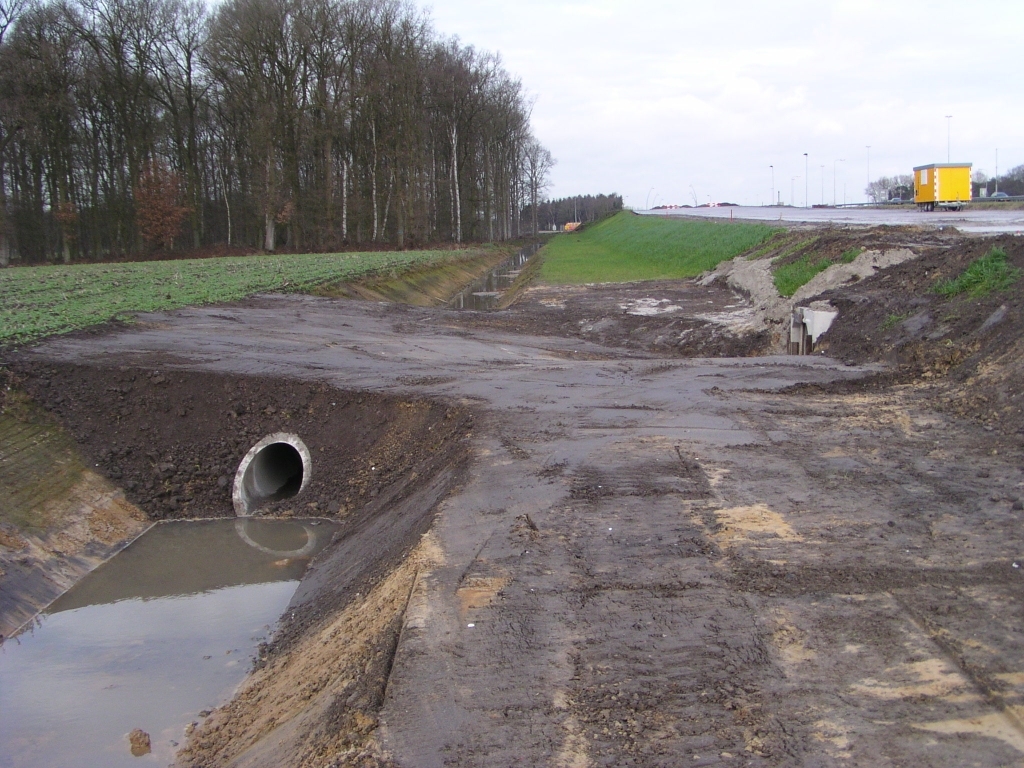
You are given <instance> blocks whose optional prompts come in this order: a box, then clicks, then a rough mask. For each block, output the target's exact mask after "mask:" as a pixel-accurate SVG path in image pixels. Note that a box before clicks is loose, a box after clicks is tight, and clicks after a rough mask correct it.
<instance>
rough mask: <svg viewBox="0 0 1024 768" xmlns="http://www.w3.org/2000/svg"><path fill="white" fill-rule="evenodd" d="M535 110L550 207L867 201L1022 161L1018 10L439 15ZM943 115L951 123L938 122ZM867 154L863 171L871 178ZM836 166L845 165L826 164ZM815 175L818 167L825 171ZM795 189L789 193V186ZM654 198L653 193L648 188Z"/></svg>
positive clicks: (585, 6) (884, 2)
mask: <svg viewBox="0 0 1024 768" xmlns="http://www.w3.org/2000/svg"><path fill="white" fill-rule="evenodd" d="M427 7H428V9H431V10H430V12H431V16H432V18H433V19H434V24H435V26H436V28H437V31H438V32H439V33H441V34H444V35H457V36H458V37H459V38H460V39H461V40H462V42H463V43H464V44H468V45H473V46H475V47H477V48H480V49H484V50H488V51H496V52H499V53H500V54H501V56H502V59H503V61H504V64H505V67H506V69H508V71H509V72H511V73H512V74H513V75H516V76H518V77H519V78H521V79H522V81H523V84H524V86H525V88H526V90H527V91H528V92H529V93H530V94H531V95H532V96H533V97H535V98H536V105H535V107H534V111H533V127H534V132H535V133H536V135H537V137H538V138H539V139H540V140H541V142H542V143H543V144H544V145H545V146H546V147H548V149H550V150H551V152H552V154H554V156H555V158H556V159H557V160H558V165H556V166H555V168H554V169H553V171H552V182H553V184H552V186H551V188H550V190H549V191H548V194H549V195H550V196H552V197H565V196H570V195H575V194H586V193H594V192H618V193H619V194H621V195H623V197H624V198H625V199H626V204H627V205H631V206H633V207H636V208H643V207H644V205H645V203H646V201H647V199H648V197H649V199H650V205H652V206H653V205H655V201H657V204H666V203H677V204H683V203H689V204H691V205H692V204H693V201H694V197H696V199H697V200H698V201H699V202H702V203H706V202H708V200H709V199H710V200H712V201H718V202H721V201H727V200H728V201H732V202H737V203H743V204H755V205H756V204H761V203H767V202H769V201H770V199H771V195H772V175H771V174H772V171H771V170H770V169H769V166H770V165H773V166H774V167H775V169H774V173H775V189H776V195H778V194H779V193H781V194H782V199H783V202H787V203H788V202H790V196H791V191H792V194H793V196H794V197H795V198H796V199H795V202H796V204H798V205H803V202H804V193H805V172H804V169H805V161H804V152H807V153H808V159H807V167H809V170H810V172H809V174H807V179H808V183H807V188H808V195H809V198H810V203H811V204H815V203H818V202H821V197H822V189H823V187H824V197H825V201H826V202H831V201H832V190H833V167H837V168H838V173H837V174H836V182H837V183H836V189H837V192H836V195H837V197H838V198H839V202H842V200H843V189H844V185H845V190H846V199H847V200H848V201H850V202H854V201H859V200H863V199H864V187H865V186H866V183H867V179H868V172H869V170H870V175H871V178H873V179H874V178H877V177H878V176H881V175H894V174H897V173H910V172H911V169H912V168H913V167H914V166H915V165H924V164H926V163H934V162H946V143H947V122H948V123H949V126H950V128H951V130H950V134H951V145H952V160H953V161H966V162H972V163H973V164H974V167H975V169H981V170H983V171H985V172H986V173H988V174H990V175H991V174H992V173H993V171H994V170H995V164H996V151H997V150H998V155H999V170H1000V172H1004V171H1006V170H1007V169H1008V168H1011V167H1013V166H1017V165H1021V164H1022V163H1024V98H1022V97H1024V77H1022V71H1021V62H1022V58H1021V48H1020V46H1021V41H1022V39H1024V2H1022V1H1021V0H956V1H955V2H946V1H945V0H936V1H933V2H924V1H923V0H835V1H834V2H827V1H823V0H815V1H814V2H805V1H804V0H772V1H771V2H768V1H767V0H736V1H734V2H728V3H726V2H700V3H697V2H691V1H690V0H675V2H663V1H662V0H655V1H654V2H636V1H635V0H631V1H629V2H627V1H626V0H583V1H582V2H559V1H558V0H544V1H541V0H511V1H509V0H504V1H502V2H498V0H433V2H431V3H429V4H428V5H427ZM946 115H952V116H953V117H952V120H949V121H947V119H946V117H945V116H946ZM868 145H870V146H871V150H870V166H869V165H868V155H869V152H868V150H867V149H866V147H867V146H868ZM839 159H844V160H845V162H841V163H834V161H836V160H839ZM822 166H825V167H824V170H822ZM794 176H798V177H799V178H798V179H795V180H794V179H793V177H794ZM652 187H653V191H651V188H652Z"/></svg>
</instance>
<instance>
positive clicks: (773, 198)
mask: <svg viewBox="0 0 1024 768" xmlns="http://www.w3.org/2000/svg"><path fill="white" fill-rule="evenodd" d="M998 153H999V150H998V149H997V150H996V154H997V155H998ZM997 165H998V163H997ZM768 167H769V168H771V169H772V205H775V166H774V165H769V166H768Z"/></svg>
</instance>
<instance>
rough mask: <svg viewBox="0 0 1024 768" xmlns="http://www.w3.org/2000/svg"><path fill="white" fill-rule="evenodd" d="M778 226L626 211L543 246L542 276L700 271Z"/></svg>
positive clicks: (661, 276)
mask: <svg viewBox="0 0 1024 768" xmlns="http://www.w3.org/2000/svg"><path fill="white" fill-rule="evenodd" d="M777 231H778V230H777V229H775V228H773V227H769V226H767V225H762V224H741V223H738V222H726V221H699V220H690V219H678V218H672V219H669V218H662V217H660V216H636V215H634V214H632V213H628V212H622V213H618V214H616V215H615V216H612V217H611V218H608V219H605V220H604V221H602V222H600V223H598V224H594V225H592V226H589V227H586V228H584V229H583V231H582V232H577V233H571V234H565V235H557V236H556V237H553V238H551V240H550V242H549V243H548V245H547V246H545V248H544V250H543V252H542V253H543V254H544V265H543V267H542V268H541V279H542V280H543V281H544V282H546V283H553V284H557V285H569V284H578V283H620V282H631V281H634V280H672V279H680V278H686V277H696V276H697V275H699V274H701V273H702V272H704V271H705V270H708V269H713V268H714V267H715V265H716V264H718V262H720V261H724V260H725V259H731V258H734V257H736V256H738V255H739V254H741V253H743V252H744V251H746V250H748V249H750V248H753V247H755V246H756V245H759V244H760V243H762V242H764V241H765V240H767V239H768V238H769V237H771V236H772V235H773V234H774V233H775V232H777Z"/></svg>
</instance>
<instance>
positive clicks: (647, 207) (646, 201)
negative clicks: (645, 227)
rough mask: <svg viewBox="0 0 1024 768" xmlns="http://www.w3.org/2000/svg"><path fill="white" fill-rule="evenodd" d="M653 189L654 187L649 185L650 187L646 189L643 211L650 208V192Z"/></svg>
mask: <svg viewBox="0 0 1024 768" xmlns="http://www.w3.org/2000/svg"><path fill="white" fill-rule="evenodd" d="M653 191H654V187H651V188H650V189H648V190H647V199H646V200H645V201H644V210H645V211H649V210H651V192H653Z"/></svg>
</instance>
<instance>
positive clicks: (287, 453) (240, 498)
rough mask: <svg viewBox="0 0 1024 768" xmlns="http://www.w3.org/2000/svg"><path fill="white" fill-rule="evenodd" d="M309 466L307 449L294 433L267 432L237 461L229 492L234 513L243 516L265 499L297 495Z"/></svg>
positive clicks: (271, 499) (252, 510)
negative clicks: (231, 487) (269, 433)
mask: <svg viewBox="0 0 1024 768" xmlns="http://www.w3.org/2000/svg"><path fill="white" fill-rule="evenodd" d="M311 470H312V466H311V461H310V455H309V449H308V448H307V447H306V444H305V443H303V442H302V440H301V439H299V437H298V435H291V434H288V433H286V432H277V433H276V434H273V435H267V436H266V437H265V438H263V439H262V440H260V441H259V442H258V443H256V445H254V446H253V447H252V448H250V449H249V452H248V453H247V454H245V458H244V459H242V463H241V464H239V465H238V471H237V472H236V473H235V484H234V487H233V489H232V494H231V498H232V501H233V502H234V505H235V514H236V515H237V516H238V517H246V516H247V515H250V514H252V513H253V512H254V511H255V510H256V509H257V508H258V507H259V506H260V505H261V504H263V503H265V502H268V501H278V500H280V499H288V498H291V497H292V496H297V495H299V494H300V493H301V492H302V490H303V489H304V488H305V487H306V484H307V483H308V482H309V476H310V472H311Z"/></svg>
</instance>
